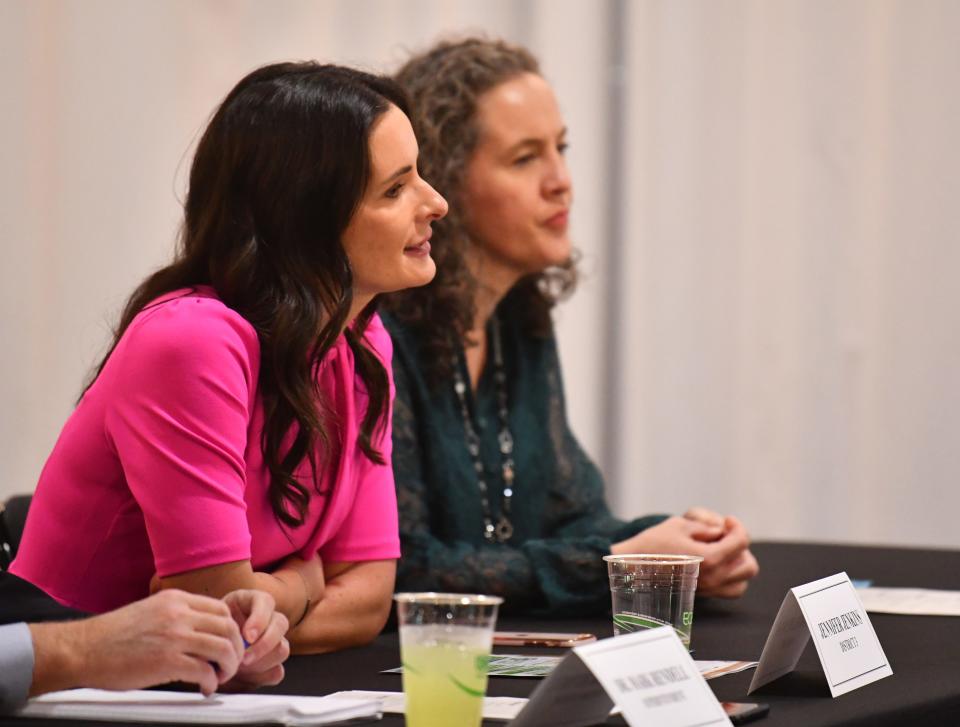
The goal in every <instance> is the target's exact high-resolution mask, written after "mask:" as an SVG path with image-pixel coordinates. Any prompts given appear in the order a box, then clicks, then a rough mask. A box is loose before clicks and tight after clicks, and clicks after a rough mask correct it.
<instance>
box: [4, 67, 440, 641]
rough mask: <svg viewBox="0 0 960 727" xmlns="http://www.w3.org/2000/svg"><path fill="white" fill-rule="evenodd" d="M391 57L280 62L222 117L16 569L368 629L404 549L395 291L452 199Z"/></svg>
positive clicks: (415, 272) (62, 594) (46, 583)
mask: <svg viewBox="0 0 960 727" xmlns="http://www.w3.org/2000/svg"><path fill="white" fill-rule="evenodd" d="M406 108H407V102H406V98H405V96H404V93H403V91H402V90H401V89H400V88H399V87H398V86H397V84H396V83H394V82H393V81H392V80H390V79H389V78H384V77H379V76H373V75H370V74H367V73H362V72H360V71H355V70H351V69H349V68H343V67H339V66H332V65H321V64H318V63H313V62H307V63H278V64H273V65H270V66H265V67H263V68H260V69H258V70H256V71H253V72H252V73H250V74H248V75H247V76H246V77H245V78H243V79H242V80H241V81H240V82H239V83H238V84H237V85H236V87H235V88H234V89H233V90H232V91H231V92H230V93H229V94H228V95H227V97H226V98H225V99H224V100H223V102H222V103H221V105H220V107H219V108H218V109H217V111H216V113H215V114H214V115H213V117H212V119H211V121H210V123H209V125H208V126H207V129H206V130H205V132H204V134H203V136H202V137H201V139H200V142H199V144H198V146H197V151H196V154H195V156H194V159H193V163H192V166H191V170H190V183H189V191H188V194H187V198H186V204H185V210H184V212H185V215H184V222H183V228H182V234H181V239H180V247H179V250H178V253H177V255H176V257H175V259H174V260H173V261H172V262H171V263H170V264H169V265H166V266H165V267H163V268H161V269H160V270H158V271H157V272H155V273H153V274H152V275H150V276H149V277H147V278H146V279H145V280H144V281H143V282H142V283H141V284H140V285H139V286H138V287H137V288H136V290H134V291H133V293H132V295H131V296H130V298H129V300H128V301H127V304H126V307H125V308H124V311H123V314H122V316H121V319H120V323H119V326H118V328H117V332H116V335H115V336H114V339H113V343H112V346H111V348H110V350H109V351H108V353H107V355H106V356H105V357H104V359H103V361H102V362H101V363H100V366H99V368H98V369H97V371H96V373H95V376H94V378H93V381H92V383H90V385H89V386H88V387H87V389H86V391H85V392H84V393H83V396H82V397H81V399H80V401H79V403H78V405H77V407H76V409H75V410H74V412H73V414H72V415H71V417H70V418H69V420H68V421H67V423H66V425H65V426H64V428H63V431H62V432H61V434H60V438H59V440H58V441H57V444H56V446H55V447H54V450H53V452H52V453H51V455H50V457H49V459H48V460H47V463H46V466H45V467H44V469H43V473H42V474H41V476H40V482H39V484H38V486H37V490H36V494H35V495H34V499H33V502H32V505H31V508H30V514H29V517H28V520H27V523H26V530H25V532H24V536H23V541H22V543H21V546H20V550H19V553H18V555H17V558H16V560H15V561H14V562H13V564H12V567H11V572H12V573H14V574H15V575H17V576H19V577H21V578H23V579H24V580H26V581H29V582H30V583H32V584H34V585H35V586H37V587H39V588H41V589H42V590H43V591H45V592H46V593H48V594H49V595H50V596H52V597H53V598H55V599H56V600H57V601H58V602H59V603H61V604H63V605H65V606H69V607H71V608H73V609H76V610H80V611H85V612H94V613H102V612H105V611H109V610H111V609H114V608H117V607H119V606H122V605H123V604H126V603H131V602H133V601H135V600H137V599H140V598H143V597H144V596H146V595H147V594H148V593H149V592H150V591H151V590H152V589H157V588H161V589H163V588H178V589H181V590H185V591H190V592H193V593H201V594H206V595H212V596H222V595H224V594H225V593H227V592H229V591H233V590H236V589H241V588H242V589H246V588H255V589H259V590H264V591H267V592H269V593H270V594H272V595H273V597H274V599H275V601H276V604H277V610H278V611H280V612H281V613H283V614H284V615H285V616H286V617H287V619H288V620H289V622H290V624H291V625H292V626H293V627H294V628H293V630H292V631H291V633H290V643H291V645H292V647H293V648H294V650H297V651H311V652H319V651H329V650H332V649H336V648H343V647H345V646H350V645H356V644H359V643H364V642H366V641H369V640H370V639H372V638H374V636H376V634H377V633H378V632H379V631H380V629H381V628H382V627H383V624H384V623H385V621H386V619H387V616H388V615H389V612H390V605H391V600H390V597H391V595H392V593H393V584H394V575H395V568H396V565H395V563H396V558H397V557H398V556H399V554H400V553H399V538H398V533H397V513H396V493H395V489H394V484H393V473H392V468H391V467H390V451H391V450H390V448H391V441H392V440H391V437H390V408H391V400H392V394H393V383H392V379H391V368H390V363H391V356H392V348H391V343H390V338H389V336H388V335H387V333H386V331H385V330H384V328H383V325H382V323H381V321H380V319H379V317H378V316H377V314H376V306H377V299H378V296H379V295H380V294H381V293H386V292H392V291H396V290H400V289H402V288H406V287H409V286H414V285H423V284H425V283H427V282H429V281H430V280H431V279H432V278H433V275H434V272H435V268H434V264H433V261H432V260H431V259H430V258H429V256H427V255H426V254H425V252H424V250H425V249H426V247H427V244H428V243H427V240H428V239H429V237H430V225H431V223H432V222H434V221H435V220H437V219H438V218H440V217H442V216H443V215H444V214H445V213H446V208H447V205H446V202H445V201H444V199H443V198H442V197H440V195H439V194H437V192H436V191H435V190H434V189H433V188H432V187H431V186H430V185H429V184H427V183H426V182H425V181H424V180H423V179H422V178H421V177H420V176H419V175H418V173H417V166H416V165H417V153H418V150H417V142H416V138H415V136H414V134H413V129H412V127H411V124H410V120H409V118H408V115H407V113H406Z"/></svg>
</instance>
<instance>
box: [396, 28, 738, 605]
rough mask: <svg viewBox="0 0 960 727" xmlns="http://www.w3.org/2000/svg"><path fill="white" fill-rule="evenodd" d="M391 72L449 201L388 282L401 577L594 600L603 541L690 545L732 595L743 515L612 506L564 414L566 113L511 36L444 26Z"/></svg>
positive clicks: (423, 157)
mask: <svg viewBox="0 0 960 727" xmlns="http://www.w3.org/2000/svg"><path fill="white" fill-rule="evenodd" d="M395 78H396V80H397V81H398V82H399V83H400V84H401V85H402V86H403V87H404V88H405V89H406V91H407V93H408V94H409V96H410V99H411V119H412V121H413V125H414V130H415V131H416V134H417V138H418V141H419V142H420V169H421V172H422V174H423V175H424V177H425V178H426V179H429V180H430V181H431V183H432V184H434V186H435V187H436V188H437V190H438V191H439V192H440V193H441V194H443V195H444V196H445V197H446V198H447V199H448V200H449V201H450V213H449V214H448V216H447V217H446V219H444V220H441V221H438V223H437V224H436V225H435V229H434V235H433V238H432V242H431V244H432V251H431V254H432V255H433V257H434V259H435V261H436V264H437V275H436V277H435V279H434V281H433V282H432V283H431V284H430V285H428V286H425V287H422V288H419V289H411V290H408V291H404V292H401V293H398V294H394V295H391V296H388V297H387V298H386V301H385V306H386V309H387V311H388V313H389V315H387V316H385V323H386V325H387V329H388V330H389V331H390V333H391V336H392V338H393V340H394V376H395V381H396V387H397V398H396V404H395V409H394V419H393V437H394V448H393V452H394V454H393V463H394V473H395V478H396V483H397V492H398V501H399V510H400V534H401V542H402V551H403V556H402V559H401V561H400V565H399V571H398V582H399V587H400V588H402V589H415V590H427V589H436V590H440V589H442V590H447V591H480V592H485V593H496V594H499V595H502V596H506V598H507V602H506V606H507V607H508V608H510V609H511V610H513V611H515V612H516V611H537V612H541V613H554V614H562V613H566V614H576V613H591V612H599V611H600V610H602V609H604V608H607V607H608V605H609V591H608V586H607V582H606V570H605V568H604V565H603V562H602V560H601V556H603V555H606V554H610V553H637V552H647V553H650V552H655V553H658V552H668V553H692V554H697V555H702V556H704V562H703V566H702V569H701V580H700V588H701V592H703V593H706V594H712V595H719V596H730V597H732V596H737V595H739V594H741V593H742V592H743V591H744V589H745V588H746V585H747V581H748V580H749V579H750V578H751V577H752V576H754V575H755V574H756V572H757V563H756V560H755V559H754V557H753V555H752V554H751V553H750V551H749V547H748V546H749V539H748V536H747V533H746V531H745V530H744V528H743V526H742V525H741V524H740V523H739V522H738V521H737V520H736V518H733V517H726V518H725V517H722V516H720V515H718V514H716V513H714V512H711V511H709V510H705V509H703V508H694V509H692V510H690V511H689V512H688V513H687V514H686V515H685V516H684V517H670V518H668V517H666V516H647V517H642V518H639V519H636V520H632V521H623V520H619V519H617V518H615V517H613V516H612V515H611V513H610V510H609V508H608V507H607V504H606V502H605V499H604V492H603V481H602V478H601V475H600V473H599V471H598V470H597V468H596V466H595V465H594V464H593V463H592V462H591V461H590V459H589V458H588V457H587V455H586V454H585V453H584V451H583V450H582V449H581V447H580V445H579V444H578V442H577V440H576V438H575V437H574V435H573V433H572V432H571V431H570V427H569V425H568V423H567V417H566V410H565V405H564V395H563V384H562V381H561V376H560V364H559V359H558V356H557V347H556V340H555V338H554V334H553V326H552V322H551V308H552V307H553V306H554V305H555V304H556V303H557V302H558V300H560V299H561V298H562V297H564V296H565V295H568V294H569V293H570V292H572V290H573V287H574V284H575V282H576V270H575V266H574V264H573V262H572V258H571V254H572V253H571V244H570V239H569V237H568V234H567V222H568V216H569V212H570V204H571V200H572V186H571V180H570V176H569V174H568V172H567V165H566V161H565V159H564V151H565V149H566V146H567V142H566V135H567V134H566V127H565V125H564V122H563V118H562V116H561V114H560V110H559V108H558V105H557V101H556V99H555V97H554V94H553V91H552V89H551V88H550V85H549V84H548V83H547V82H546V81H545V80H544V78H543V77H542V76H541V75H540V70H539V66H538V64H537V61H536V59H535V58H534V57H533V56H532V55H531V54H530V53H529V52H528V51H526V50H524V49H522V48H518V47H515V46H511V45H508V44H506V43H503V42H498V41H488V40H483V39H467V40H464V41H460V42H444V43H440V44H439V45H437V46H435V47H434V48H432V49H431V50H429V51H428V52H426V53H423V54H422V55H418V56H416V57H414V58H412V59H410V60H409V61H408V62H407V63H406V64H405V65H404V66H403V67H402V68H401V69H400V71H399V72H398V73H397V74H396V76H395Z"/></svg>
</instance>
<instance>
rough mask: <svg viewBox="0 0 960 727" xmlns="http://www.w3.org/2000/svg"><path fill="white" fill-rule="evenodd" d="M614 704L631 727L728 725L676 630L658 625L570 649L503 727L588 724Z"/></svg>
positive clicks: (553, 726) (572, 726) (599, 719)
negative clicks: (652, 726) (518, 712)
mask: <svg viewBox="0 0 960 727" xmlns="http://www.w3.org/2000/svg"><path fill="white" fill-rule="evenodd" d="M614 704H616V705H617V708H618V709H619V710H620V712H621V713H622V714H623V718H624V719H625V720H626V721H627V724H629V725H631V726H632V727H639V726H640V725H658V727H660V726H662V727H709V726H711V725H729V724H730V720H729V718H728V717H727V715H726V714H725V713H724V711H723V708H722V707H721V706H720V703H719V702H718V701H717V698H716V697H715V696H714V694H713V692H712V691H711V690H710V687H708V686H707V682H706V681H705V680H704V678H703V677H702V676H701V674H700V671H699V670H698V669H697V665H696V664H694V662H693V659H691V658H690V654H689V652H688V651H687V650H686V649H685V648H684V646H683V644H682V643H680V639H679V638H678V637H677V633H676V632H675V631H674V630H673V629H672V628H671V627H669V626H663V627H660V628H656V629H648V630H644V631H638V632H636V633H632V634H627V635H625V636H617V637H615V638H612V639H603V640H602V641H597V642H595V643H592V644H585V645H583V646H577V647H575V648H574V649H573V651H572V652H571V653H570V654H568V655H567V657H566V658H564V659H563V661H561V662H560V663H559V664H558V665H557V668H556V669H554V670H553V672H552V673H551V674H550V676H548V677H547V678H546V679H544V680H543V682H542V683H541V684H540V686H539V687H537V688H536V689H535V690H534V691H533V694H531V695H530V701H529V702H528V703H527V706H526V707H524V709H523V710H522V711H521V712H520V714H518V715H517V717H516V719H514V720H513V721H512V722H511V723H510V727H547V726H548V725H549V727H580V726H581V725H593V724H597V723H598V722H603V721H604V720H605V719H606V718H607V715H608V714H609V713H610V707H611V706H613V705H614Z"/></svg>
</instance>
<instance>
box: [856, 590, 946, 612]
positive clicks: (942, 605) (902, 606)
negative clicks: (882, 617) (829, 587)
mask: <svg viewBox="0 0 960 727" xmlns="http://www.w3.org/2000/svg"><path fill="white" fill-rule="evenodd" d="M857 595H858V596H860V602H861V603H862V604H863V607H864V608H865V609H867V611H870V612H871V613H895V614H904V615H910V616H960V591H940V590H935V589H932V588H858V589H857Z"/></svg>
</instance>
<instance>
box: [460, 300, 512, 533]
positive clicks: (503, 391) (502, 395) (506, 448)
mask: <svg viewBox="0 0 960 727" xmlns="http://www.w3.org/2000/svg"><path fill="white" fill-rule="evenodd" d="M491 328H492V329H493V335H492V336H491V339H492V343H493V378H494V381H495V382H496V385H497V415H498V417H499V419H500V433H499V434H498V435H497V443H498V444H499V445H500V468H501V473H502V475H503V497H502V499H501V501H500V517H499V518H498V519H497V522H496V524H494V522H493V512H492V511H491V509H490V496H489V488H488V487H487V479H486V474H485V472H484V468H483V462H482V461H481V459H480V435H479V434H477V430H476V429H475V428H474V426H473V419H472V418H471V416H470V409H469V408H468V406H467V383H466V382H465V381H464V379H463V375H462V374H461V373H460V362H459V361H456V360H455V361H454V366H453V388H454V391H456V392H457V399H459V400H460V413H461V414H462V415H463V429H464V433H465V439H466V443H467V451H469V452H470V457H471V458H472V459H473V469H474V471H475V472H476V473H477V489H479V490H480V505H481V506H482V508H483V537H484V538H486V539H487V540H488V541H489V542H491V543H493V542H497V543H505V542H507V541H508V540H510V538H511V536H512V535H513V523H511V522H510V498H512V497H513V476H514V471H513V468H514V464H513V434H511V433H510V423H509V418H508V417H509V412H508V411H507V374H506V372H505V371H504V368H503V350H502V346H501V342H500V322H499V321H498V320H497V317H496V316H494V317H493V318H492V319H491Z"/></svg>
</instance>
